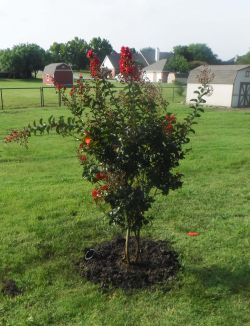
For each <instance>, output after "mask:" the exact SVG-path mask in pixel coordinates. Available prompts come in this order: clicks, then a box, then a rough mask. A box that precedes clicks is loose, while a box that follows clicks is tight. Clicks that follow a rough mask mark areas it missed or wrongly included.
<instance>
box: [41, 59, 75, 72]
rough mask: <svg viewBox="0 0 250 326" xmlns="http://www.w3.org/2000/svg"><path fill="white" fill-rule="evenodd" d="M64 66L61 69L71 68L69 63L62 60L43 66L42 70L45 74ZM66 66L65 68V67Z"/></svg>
mask: <svg viewBox="0 0 250 326" xmlns="http://www.w3.org/2000/svg"><path fill="white" fill-rule="evenodd" d="M60 68H64V69H63V70H72V69H71V67H70V66H69V65H67V64H66V63H63V62H57V63H51V64H49V65H47V66H45V67H44V70H43V72H44V73H46V74H53V73H54V72H55V71H56V70H57V69H60ZM65 68H66V69H65Z"/></svg>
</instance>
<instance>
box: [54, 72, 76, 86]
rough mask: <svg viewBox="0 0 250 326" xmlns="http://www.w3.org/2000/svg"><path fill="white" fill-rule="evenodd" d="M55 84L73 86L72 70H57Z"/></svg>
mask: <svg viewBox="0 0 250 326" xmlns="http://www.w3.org/2000/svg"><path fill="white" fill-rule="evenodd" d="M54 82H55V83H58V84H61V85H73V73H72V71H70V70H56V71H55V74H54Z"/></svg>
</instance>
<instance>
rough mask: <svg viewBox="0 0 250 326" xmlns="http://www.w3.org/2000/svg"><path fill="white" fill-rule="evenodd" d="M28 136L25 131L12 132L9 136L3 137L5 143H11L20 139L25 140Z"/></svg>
mask: <svg viewBox="0 0 250 326" xmlns="http://www.w3.org/2000/svg"><path fill="white" fill-rule="evenodd" d="M27 137H28V134H27V132H26V131H25V130H21V131H18V130H13V131H12V132H11V133H10V134H9V135H7V136H5V137H4V141H5V143H11V142H13V141H20V140H22V139H27Z"/></svg>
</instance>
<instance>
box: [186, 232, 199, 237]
mask: <svg viewBox="0 0 250 326" xmlns="http://www.w3.org/2000/svg"><path fill="white" fill-rule="evenodd" d="M187 235H189V236H190V237H196V236H197V235H200V233H199V232H188V233H187Z"/></svg>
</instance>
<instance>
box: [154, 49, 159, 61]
mask: <svg viewBox="0 0 250 326" xmlns="http://www.w3.org/2000/svg"><path fill="white" fill-rule="evenodd" d="M159 60H160V49H159V48H155V61H156V62H157V61H159Z"/></svg>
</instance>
